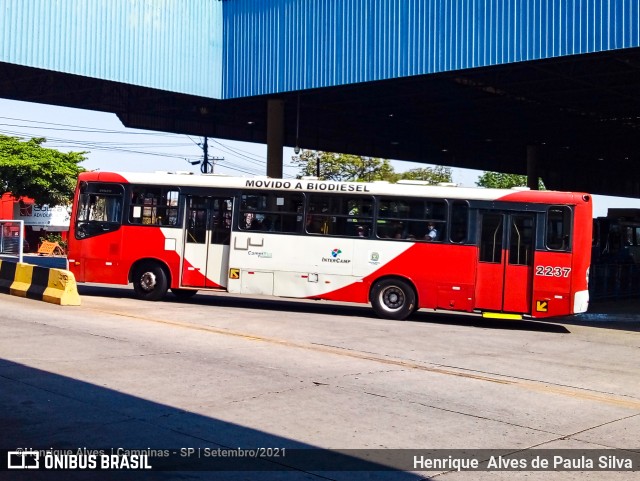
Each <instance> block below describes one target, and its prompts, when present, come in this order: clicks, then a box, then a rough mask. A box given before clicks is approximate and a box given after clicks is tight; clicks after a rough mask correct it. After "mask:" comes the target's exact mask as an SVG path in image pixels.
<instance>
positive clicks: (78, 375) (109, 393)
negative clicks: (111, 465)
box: [0, 286, 640, 481]
mask: <svg viewBox="0 0 640 481" xmlns="http://www.w3.org/2000/svg"><path fill="white" fill-rule="evenodd" d="M80 293H81V295H82V306H79V307H61V306H55V305H51V304H47V303H43V302H37V301H32V300H28V299H22V298H18V297H13V296H6V295H2V296H1V297H0V329H1V332H2V335H1V336H0V427H1V428H2V429H0V448H5V449H11V450H14V449H17V448H35V449H47V448H54V449H59V448H70V449H74V450H77V449H78V448H85V447H86V448H88V449H98V450H111V449H117V448H124V449H129V450H145V449H151V450H154V451H159V450H167V451H170V452H171V453H180V449H193V450H195V451H193V452H194V453H196V452H198V449H200V451H199V452H200V453H202V452H203V451H202V450H205V449H207V450H215V449H226V448H242V449H248V448H269V449H270V450H271V451H269V454H271V455H272V456H269V457H267V458H261V459H257V460H252V461H248V460H240V461H237V460H236V461H237V462H239V463H240V465H241V468H240V469H236V468H237V467H238V465H237V464H236V465H231V464H220V465H218V464H215V463H214V464H207V463H211V462H212V460H211V459H207V460H205V461H202V462H204V464H199V463H200V461H196V460H194V459H191V458H186V459H184V460H182V461H183V462H178V461H180V460H178V461H176V459H177V458H179V457H180V456H179V454H176V455H175V456H174V455H172V460H173V461H172V462H173V463H177V464H174V465H172V469H173V470H171V471H154V472H152V473H148V472H146V473H145V472H136V471H132V470H130V471H122V472H115V471H110V472H92V471H78V470H67V471H49V472H47V471H42V470H41V471H37V472H34V471H32V472H28V473H27V472H24V471H16V470H12V471H0V479H47V480H50V479H82V480H84V479H225V480H227V479H229V480H253V479H260V480H265V479H266V480H272V479H273V480H276V479H277V480H280V479H282V480H289V479H295V480H298V479H305V480H306V479H309V480H322V479H335V480H359V479H367V480H369V479H370V480H377V479H385V480H386V479H394V480H396V479H397V480H405V479H406V480H412V479H435V480H446V481H449V480H454V481H455V480H462V479H464V480H468V479H469V480H470V479H473V480H484V479H492V480H493V479H498V480H510V479H527V480H531V479H544V480H555V479H559V480H565V479H567V480H569V479H571V480H573V479H576V480H577V479H594V480H596V479H597V480H602V479H605V480H607V479H612V480H630V479H640V473H639V472H638V471H637V470H638V469H639V468H640V465H639V464H638V460H639V458H638V456H639V455H640V444H639V443H638V440H639V439H640V436H639V435H640V381H639V376H638V374H639V369H638V366H639V365H640V363H639V362H638V360H639V355H638V354H639V351H638V349H639V348H640V333H639V332H638V327H639V325H640V323H639V321H638V319H640V316H636V315H635V314H634V312H635V311H633V309H631V310H630V309H627V310H626V311H624V310H623V309H621V308H618V311H619V312H613V311H614V309H613V307H615V306H613V305H612V306H611V307H610V308H609V311H606V312H600V311H602V310H603V309H604V310H606V309H605V308H606V306H604V307H601V308H600V311H599V310H598V308H595V309H593V311H592V312H591V313H589V314H587V315H583V316H578V317H572V318H566V319H559V320H555V321H554V322H527V321H518V322H511V321H487V320H483V319H480V318H477V317H474V316H468V315H451V314H439V313H428V312H422V311H420V312H418V313H417V314H416V316H415V317H414V318H412V319H411V320H409V321H404V322H397V321H387V320H381V319H377V318H376V317H374V315H373V312H372V310H370V309H369V308H368V307H364V306H359V305H350V304H349V305H347V304H333V303H326V302H319V301H318V302H315V301H294V300H283V299H274V298H247V297H237V296H231V295H229V294H206V295H203V294H198V295H197V296H196V297H194V298H193V299H192V300H191V301H189V302H183V303H180V302H177V301H176V300H175V299H174V298H171V297H169V298H168V299H167V301H165V302H159V303H150V302H143V301H138V300H136V299H134V298H133V295H132V294H133V293H132V291H131V290H130V289H114V288H104V287H99V286H80ZM618 305H619V304H618ZM283 448H284V449H285V453H286V452H288V453H290V455H289V457H288V458H287V457H286V456H284V457H283V456H280V457H278V456H275V454H277V453H276V451H278V450H280V451H281V450H282V449H283ZM315 448H325V449H331V450H350V451H347V452H345V453H344V456H343V457H335V456H337V455H335V452H332V453H333V454H332V455H335V456H334V457H332V458H330V459H329V460H328V461H327V463H329V465H330V466H335V470H331V469H328V468H327V467H326V464H325V465H322V462H321V460H318V459H317V456H316V455H314V454H312V455H309V453H310V452H311V453H314V452H316V451H317V449H315ZM480 449H486V450H495V451H486V452H480V451H473V450H480ZM604 449H617V450H622V451H610V452H611V453H614V452H615V453H616V455H618V454H620V453H622V454H625V453H627V454H628V456H630V459H632V460H633V462H634V463H635V465H634V470H633V471H628V470H623V468H624V466H623V467H622V468H620V469H614V470H609V471H603V470H592V469H590V468H589V466H588V465H587V466H585V467H584V469H582V468H576V467H575V466H574V467H571V469H569V468H566V467H564V466H562V465H560V466H559V468H558V469H556V470H545V471H540V470H534V469H532V468H531V466H530V465H529V466H528V467H527V469H521V468H518V469H515V470H513V471H503V470H500V469H490V470H482V471H473V472H469V471H467V472H465V471H462V472H458V471H456V470H455V469H419V468H420V466H418V467H417V468H416V469H411V467H412V465H411V463H409V464H408V463H407V459H409V460H414V455H420V454H421V453H425V454H428V455H434V456H436V457H438V456H441V457H445V458H446V457H447V456H452V457H453V458H456V457H461V458H464V459H467V460H468V459H470V458H473V457H474V456H475V457H480V458H482V460H483V461H485V462H486V460H487V457H488V456H491V455H492V453H495V454H496V455H497V454H498V453H500V454H509V453H510V456H506V459H516V460H519V461H522V459H523V457H526V456H531V455H533V454H536V453H543V454H545V455H549V456H553V455H554V454H561V455H564V454H565V453H574V452H575V451H566V450H592V451H588V453H590V454H592V453H598V451H597V450H604ZM287 450H288V451H287ZM351 450H361V451H351ZM396 450H398V451H396ZM400 450H402V451H400ZM448 450H452V451H448ZM457 450H468V452H467V454H464V453H462V454H461V452H460V451H457ZM540 450H549V451H540ZM594 450H595V451H594ZM209 452H210V451H208V453H209ZM237 453H238V451H236V454H237ZM2 455H3V456H4V454H2ZM247 455H249V454H247ZM483 456H484V457H483ZM363 457H366V458H367V460H366V462H364V464H363V463H362V462H360V463H358V461H359V460H360V459H361V458H363ZM214 461H215V460H214ZM216 462H217V461H216ZM352 462H353V463H356V464H354V465H351V464H350V463H352ZM522 462H524V461H522ZM526 462H529V463H530V462H531V460H530V459H527V461H526ZM243 463H245V464H244V467H242V464H243ZM331 463H333V464H331ZM247 466H248V467H247ZM350 466H351V468H350ZM155 467H157V465H156V466H155ZM413 467H415V465H413ZM183 468H184V470H181V469H183ZM285 468H286V470H283V469H285ZM197 469H214V470H210V471H201V470H197ZM220 469H231V470H229V471H221V470H220ZM247 469H252V470H253V471H248V470H247ZM273 469H278V470H277V471H273ZM346 469H356V470H357V471H346ZM19 475H23V476H19Z"/></svg>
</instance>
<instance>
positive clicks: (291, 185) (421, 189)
mask: <svg viewBox="0 0 640 481" xmlns="http://www.w3.org/2000/svg"><path fill="white" fill-rule="evenodd" d="M79 181H93V182H117V183H125V184H127V183H129V184H142V185H151V184H154V185H162V186H177V187H218V188H224V189H256V190H284V191H300V192H315V193H328V194H370V195H389V196H407V197H431V198H448V199H469V200H504V201H511V202H532V203H545V204H546V203H558V204H576V203H585V202H590V201H591V196H590V195H589V194H586V193H583V192H559V191H551V190H541V191H536V190H529V189H527V188H521V187H517V188H514V189H487V188H481V187H454V186H452V185H450V184H447V185H444V186H443V185H424V184H422V183H412V182H402V183H398V184H392V183H384V182H337V181H328V180H315V179H273V178H269V177H232V176H221V175H211V174H206V175H193V174H186V173H170V172H100V171H97V172H83V173H81V174H80V176H79Z"/></svg>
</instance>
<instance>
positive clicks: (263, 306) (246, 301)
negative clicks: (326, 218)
mask: <svg viewBox="0 0 640 481" xmlns="http://www.w3.org/2000/svg"><path fill="white" fill-rule="evenodd" d="M78 292H79V293H80V295H87V296H100V297H111V298H119V299H136V297H135V294H134V292H133V290H132V289H129V288H125V287H102V286H95V285H83V284H80V285H79V286H78ZM139 302H145V301H139ZM162 302H172V303H188V304H192V305H201V306H220V307H227V308H238V309H259V310H262V311H264V310H270V311H276V312H281V311H288V312H299V313H308V314H325V315H331V316H345V317H353V316H357V317H368V318H375V317H376V315H375V313H374V311H373V309H372V308H371V306H369V305H367V304H349V303H338V302H328V301H309V300H301V299H283V298H278V297H266V296H265V297H247V296H236V295H233V294H228V293H226V292H224V293H219V292H216V293H211V292H207V293H198V294H197V295H195V296H194V297H192V298H191V299H189V300H186V301H184V300H179V299H178V298H177V297H175V296H174V295H172V294H167V297H166V298H165V300H164V301H162ZM398 322H421V323H438V324H451V325H455V326H470V327H477V328H482V329H505V330H522V331H540V332H555V333H561V334H566V333H569V332H570V331H568V330H567V329H566V328H565V327H563V326H560V325H558V324H555V323H553V322H551V323H549V322H547V321H529V320H521V321H511V320H503V319H486V318H482V317H480V316H478V315H477V314H467V313H452V312H444V311H438V312H430V311H429V310H421V311H418V312H416V313H415V314H413V315H412V316H411V317H410V318H409V319H408V320H406V321H398Z"/></svg>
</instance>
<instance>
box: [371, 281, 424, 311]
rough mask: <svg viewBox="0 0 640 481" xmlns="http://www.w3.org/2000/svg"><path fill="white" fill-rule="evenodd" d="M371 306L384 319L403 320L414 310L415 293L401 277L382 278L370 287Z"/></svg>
mask: <svg viewBox="0 0 640 481" xmlns="http://www.w3.org/2000/svg"><path fill="white" fill-rule="evenodd" d="M371 306H372V307H373V310H374V311H376V314H377V315H378V316H380V317H382V318H384V319H395V320H398V321H400V320H403V319H406V318H407V317H409V316H410V315H411V314H413V313H414V312H415V311H416V293H415V291H414V290H413V287H411V285H410V284H409V283H407V282H406V281H403V280H401V279H383V280H381V281H378V282H376V283H375V284H374V285H373V287H372V288H371Z"/></svg>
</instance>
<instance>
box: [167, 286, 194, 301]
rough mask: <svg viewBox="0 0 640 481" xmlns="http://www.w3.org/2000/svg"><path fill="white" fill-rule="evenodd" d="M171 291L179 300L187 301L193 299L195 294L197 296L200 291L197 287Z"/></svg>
mask: <svg viewBox="0 0 640 481" xmlns="http://www.w3.org/2000/svg"><path fill="white" fill-rule="evenodd" d="M171 292H172V293H173V295H174V296H176V297H177V298H178V299H179V300H181V301H186V300H189V299H191V298H192V297H193V296H195V295H196V294H197V292H198V291H197V290H195V289H171Z"/></svg>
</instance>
